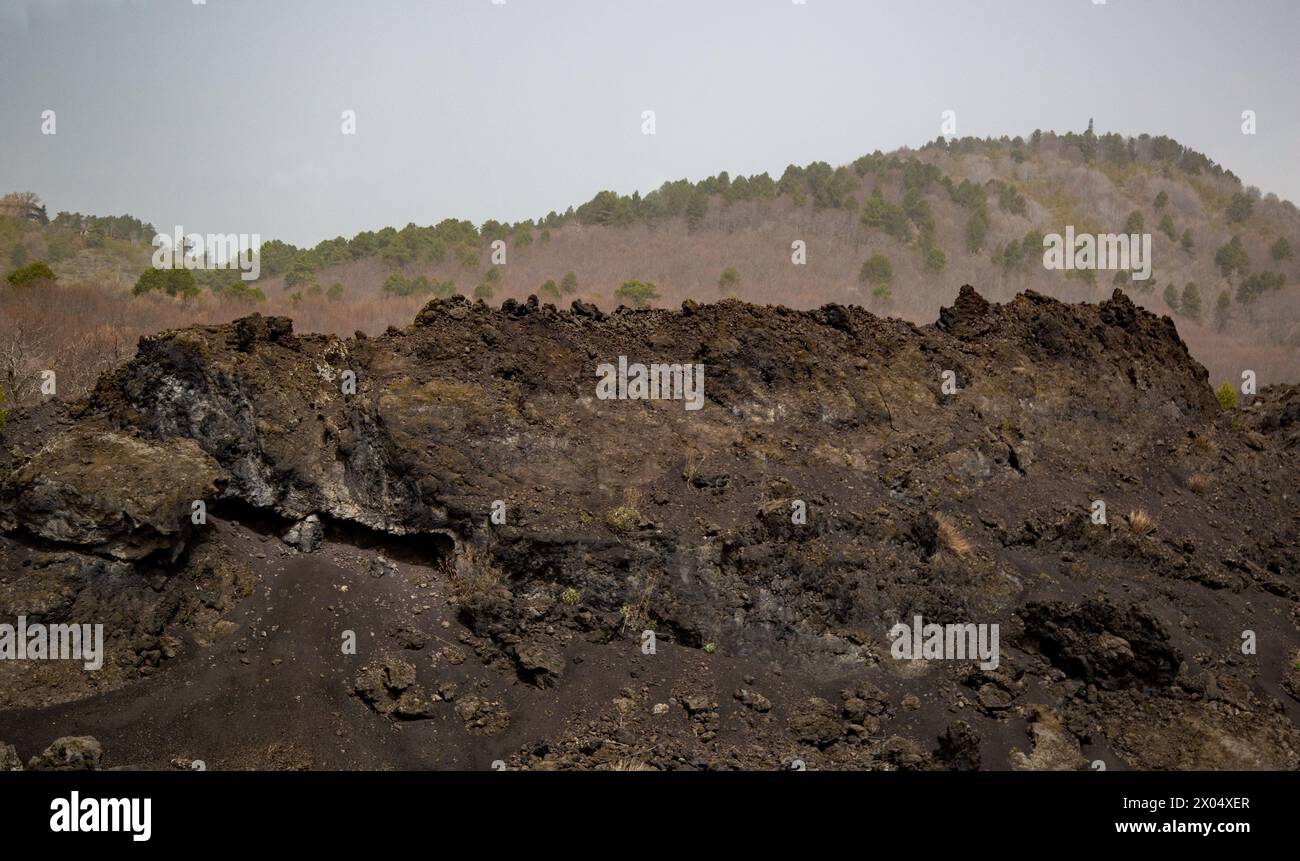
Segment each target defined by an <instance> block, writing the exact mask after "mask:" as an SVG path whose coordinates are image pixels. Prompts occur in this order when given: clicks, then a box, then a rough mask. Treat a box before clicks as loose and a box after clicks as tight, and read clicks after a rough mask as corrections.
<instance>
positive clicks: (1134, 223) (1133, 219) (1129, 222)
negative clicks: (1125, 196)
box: [1124, 209, 1146, 233]
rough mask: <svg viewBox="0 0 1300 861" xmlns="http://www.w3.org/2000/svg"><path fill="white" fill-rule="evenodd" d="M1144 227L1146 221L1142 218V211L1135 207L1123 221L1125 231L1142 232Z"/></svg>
mask: <svg viewBox="0 0 1300 861" xmlns="http://www.w3.org/2000/svg"><path fill="white" fill-rule="evenodd" d="M1145 227H1146V221H1145V219H1143V218H1142V213H1140V212H1138V211H1137V210H1136V209H1135V210H1133V211H1132V212H1130V213H1129V214H1128V218H1127V219H1126V220H1125V221H1124V232H1125V233H1142V232H1143V229H1144V228H1145Z"/></svg>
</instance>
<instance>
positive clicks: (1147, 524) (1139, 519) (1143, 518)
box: [1125, 508, 1156, 535]
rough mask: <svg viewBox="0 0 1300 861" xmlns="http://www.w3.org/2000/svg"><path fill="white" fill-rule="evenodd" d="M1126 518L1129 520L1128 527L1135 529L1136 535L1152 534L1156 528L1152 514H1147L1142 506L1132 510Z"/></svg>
mask: <svg viewBox="0 0 1300 861" xmlns="http://www.w3.org/2000/svg"><path fill="white" fill-rule="evenodd" d="M1125 520H1127V521H1128V528H1129V529H1130V530H1132V531H1133V534H1134V535H1150V534H1151V533H1152V532H1155V530H1156V522H1155V521H1154V520H1152V519H1151V515H1150V514H1147V513H1146V511H1145V510H1143V509H1141V508H1139V509H1137V510H1136V511H1130V512H1129V513H1128V517H1127V518H1125Z"/></svg>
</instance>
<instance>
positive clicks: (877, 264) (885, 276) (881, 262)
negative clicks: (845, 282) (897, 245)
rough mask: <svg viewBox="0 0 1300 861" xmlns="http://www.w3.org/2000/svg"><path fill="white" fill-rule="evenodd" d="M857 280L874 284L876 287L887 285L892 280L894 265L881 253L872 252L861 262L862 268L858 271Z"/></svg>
mask: <svg viewBox="0 0 1300 861" xmlns="http://www.w3.org/2000/svg"><path fill="white" fill-rule="evenodd" d="M858 280H859V281H861V282H862V283H863V284H874V285H876V286H877V287H882V286H888V285H889V284H891V283H892V282H893V280H894V267H893V265H891V264H890V262H889V258H887V257H885V256H884V255H881V254H873V255H871V257H870V258H868V260H867V262H866V263H863V264H862V269H861V271H859V272H858Z"/></svg>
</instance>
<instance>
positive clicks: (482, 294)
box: [474, 281, 493, 302]
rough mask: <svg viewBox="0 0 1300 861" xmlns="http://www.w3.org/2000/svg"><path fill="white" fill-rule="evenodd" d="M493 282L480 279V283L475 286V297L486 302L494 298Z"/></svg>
mask: <svg viewBox="0 0 1300 861" xmlns="http://www.w3.org/2000/svg"><path fill="white" fill-rule="evenodd" d="M492 293H493V290H492V284H491V283H490V282H488V281H480V282H479V285H478V286H477V287H475V288H474V298H475V299H482V300H483V301H484V302H486V301H487V300H489V299H491V298H492Z"/></svg>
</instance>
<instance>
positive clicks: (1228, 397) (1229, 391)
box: [1214, 380, 1237, 413]
mask: <svg viewBox="0 0 1300 861" xmlns="http://www.w3.org/2000/svg"><path fill="white" fill-rule="evenodd" d="M1214 396H1215V397H1216V398H1218V400H1219V409H1221V410H1223V411H1224V412H1225V413H1226V412H1227V411H1228V410H1230V409H1232V408H1233V407H1235V406H1236V405H1237V390H1236V389H1234V388H1233V387H1232V386H1230V385H1228V381H1227V380H1224V381H1223V385H1221V386H1219V387H1218V388H1217V389H1215V390H1214Z"/></svg>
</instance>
